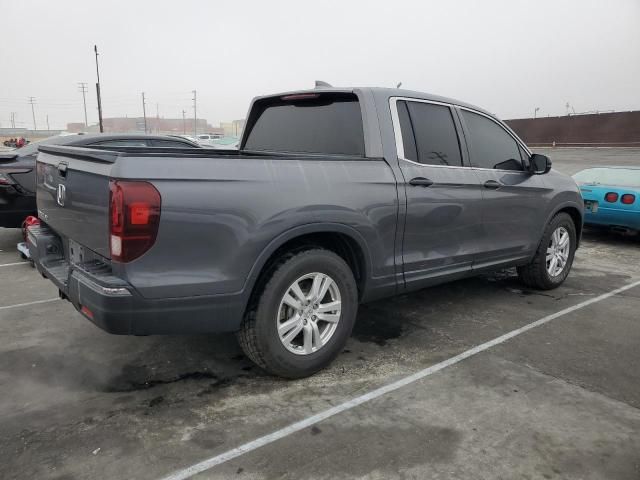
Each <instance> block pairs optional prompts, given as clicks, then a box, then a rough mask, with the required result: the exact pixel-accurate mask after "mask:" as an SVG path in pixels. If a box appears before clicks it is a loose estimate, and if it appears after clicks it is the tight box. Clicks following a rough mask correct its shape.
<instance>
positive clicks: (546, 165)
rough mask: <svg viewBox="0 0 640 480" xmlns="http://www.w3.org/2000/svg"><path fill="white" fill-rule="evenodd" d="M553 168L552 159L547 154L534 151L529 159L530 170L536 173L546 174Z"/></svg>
mask: <svg viewBox="0 0 640 480" xmlns="http://www.w3.org/2000/svg"><path fill="white" fill-rule="evenodd" d="M549 170H551V159H550V158H549V157H547V156H545V155H540V154H539V153H534V154H533V155H531V158H530V159H529V171H530V172H531V173H533V174H534V175H544V174H545V173H549Z"/></svg>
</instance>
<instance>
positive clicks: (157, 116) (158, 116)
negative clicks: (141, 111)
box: [156, 102, 160, 133]
mask: <svg viewBox="0 0 640 480" xmlns="http://www.w3.org/2000/svg"><path fill="white" fill-rule="evenodd" d="M156 133H160V105H159V104H158V102H156Z"/></svg>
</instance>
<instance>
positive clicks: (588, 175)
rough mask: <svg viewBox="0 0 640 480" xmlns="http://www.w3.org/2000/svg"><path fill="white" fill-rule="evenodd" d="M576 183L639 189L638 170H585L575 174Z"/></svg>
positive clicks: (639, 178) (639, 177)
mask: <svg viewBox="0 0 640 480" xmlns="http://www.w3.org/2000/svg"><path fill="white" fill-rule="evenodd" d="M573 179H574V180H575V181H576V182H578V183H591V184H600V185H617V186H621V187H640V169H636V168H587V169H586V170H582V171H581V172H578V173H576V174H575V175H574V176H573Z"/></svg>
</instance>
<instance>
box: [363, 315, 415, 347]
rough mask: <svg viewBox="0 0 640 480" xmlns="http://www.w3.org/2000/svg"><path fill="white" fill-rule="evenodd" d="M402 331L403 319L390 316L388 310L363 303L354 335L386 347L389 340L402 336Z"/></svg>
mask: <svg viewBox="0 0 640 480" xmlns="http://www.w3.org/2000/svg"><path fill="white" fill-rule="evenodd" d="M402 331H403V322H402V319H400V318H397V317H391V318H390V316H389V313H388V312H384V311H380V310H378V309H376V308H373V307H370V306H367V305H362V306H361V307H360V312H359V313H358V318H357V319H356V324H355V326H354V327H353V333H352V336H353V337H354V338H355V339H356V340H358V341H360V342H366V343H375V344H376V345H379V346H381V347H384V346H385V345H386V344H387V342H388V341H389V340H393V339H395V338H398V337H400V336H401V335H402Z"/></svg>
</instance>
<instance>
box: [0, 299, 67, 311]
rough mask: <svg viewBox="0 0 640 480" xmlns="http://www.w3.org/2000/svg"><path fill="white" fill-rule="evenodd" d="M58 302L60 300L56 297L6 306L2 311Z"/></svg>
mask: <svg viewBox="0 0 640 480" xmlns="http://www.w3.org/2000/svg"><path fill="white" fill-rule="evenodd" d="M56 300H60V299H59V298H58V297H56V298H47V299H46V300H36V301H35V302H27V303H16V304H15V305H6V306H4V307H0V310H9V309H10V308H18V307H28V306H29V305H38V304H39V303H49V302H55V301H56Z"/></svg>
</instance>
